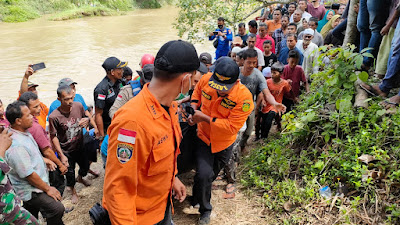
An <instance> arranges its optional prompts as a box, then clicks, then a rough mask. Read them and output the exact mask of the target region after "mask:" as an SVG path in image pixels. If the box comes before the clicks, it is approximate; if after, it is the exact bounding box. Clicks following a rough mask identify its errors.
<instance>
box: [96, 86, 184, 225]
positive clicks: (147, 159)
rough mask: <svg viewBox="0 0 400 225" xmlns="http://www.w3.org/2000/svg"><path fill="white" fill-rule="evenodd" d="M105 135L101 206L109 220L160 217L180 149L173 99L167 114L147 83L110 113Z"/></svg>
mask: <svg viewBox="0 0 400 225" xmlns="http://www.w3.org/2000/svg"><path fill="white" fill-rule="evenodd" d="M170 115H171V116H170ZM108 135H109V137H110V139H109V144H108V157H107V165H106V175H105V179H104V191H103V207H104V208H106V209H107V210H108V213H109V215H110V219H111V222H112V224H121V225H122V224H123V225H127V224H129V225H132V224H135V225H136V224H140V225H142V224H143V225H147V224H155V223H158V222H160V221H161V220H163V219H164V213H165V210H166V207H167V202H168V201H170V199H169V198H168V196H170V195H171V190H172V184H173V182H174V179H175V175H176V173H177V168H176V157H177V156H178V154H179V153H180V151H179V143H180V142H181V138H182V134H181V130H180V126H179V121H178V116H177V104H176V102H173V103H172V105H171V107H170V108H169V114H168V113H167V111H166V110H165V109H164V108H163V107H162V106H161V105H160V103H159V102H158V101H157V100H156V98H155V97H154V96H153V95H152V94H151V93H150V91H149V89H148V84H146V85H145V86H144V87H143V89H142V91H141V92H140V93H139V94H138V95H137V96H135V98H133V99H131V100H130V101H129V102H127V103H126V104H125V105H124V106H122V107H121V108H120V109H119V110H118V111H117V112H116V113H115V115H114V118H113V120H112V122H111V125H110V127H109V128H108Z"/></svg>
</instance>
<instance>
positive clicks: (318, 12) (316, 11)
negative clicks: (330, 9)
mask: <svg viewBox="0 0 400 225" xmlns="http://www.w3.org/2000/svg"><path fill="white" fill-rule="evenodd" d="M307 12H308V13H310V14H311V15H312V16H313V17H316V18H318V20H322V19H323V18H324V16H325V13H326V9H325V6H324V5H323V4H322V5H320V6H318V8H314V6H313V5H312V4H311V3H308V5H307Z"/></svg>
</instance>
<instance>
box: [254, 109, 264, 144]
mask: <svg viewBox="0 0 400 225" xmlns="http://www.w3.org/2000/svg"><path fill="white" fill-rule="evenodd" d="M255 110H257V109H255ZM261 116H262V112H258V114H257V116H256V122H255V130H256V138H260V135H261Z"/></svg>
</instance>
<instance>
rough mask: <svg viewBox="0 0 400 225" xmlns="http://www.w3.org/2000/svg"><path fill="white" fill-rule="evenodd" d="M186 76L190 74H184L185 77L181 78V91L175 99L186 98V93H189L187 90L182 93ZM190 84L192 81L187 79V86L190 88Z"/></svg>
mask: <svg viewBox="0 0 400 225" xmlns="http://www.w3.org/2000/svg"><path fill="white" fill-rule="evenodd" d="M186 76H190V74H186V75H185V76H184V77H183V78H182V81H181V91H180V92H179V95H178V97H177V99H179V98H181V97H182V96H187V95H188V93H189V90H188V91H187V92H185V93H183V81H184V80H185V79H186ZM191 83H192V80H191V78H190V77H189V86H190V84H191Z"/></svg>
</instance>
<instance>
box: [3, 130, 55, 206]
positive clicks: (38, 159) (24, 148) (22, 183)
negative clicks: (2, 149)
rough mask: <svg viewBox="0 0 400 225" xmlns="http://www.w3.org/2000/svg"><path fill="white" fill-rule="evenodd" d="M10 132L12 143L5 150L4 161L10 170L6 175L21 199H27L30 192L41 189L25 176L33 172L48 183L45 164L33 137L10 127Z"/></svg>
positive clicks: (39, 191) (37, 191)
mask: <svg viewBox="0 0 400 225" xmlns="http://www.w3.org/2000/svg"><path fill="white" fill-rule="evenodd" d="M10 132H12V133H13V135H12V136H11V138H12V145H11V147H10V149H9V150H8V151H6V161H7V163H8V165H9V166H10V167H11V168H12V170H11V171H10V172H9V174H8V175H9V178H10V181H11V183H12V185H13V187H14V189H15V192H16V193H17V195H18V196H19V197H20V198H21V200H22V201H29V200H31V198H32V192H36V193H41V192H43V191H42V190H40V189H38V188H36V187H34V186H32V185H31V184H30V183H29V182H28V180H27V179H26V177H28V176H29V175H31V174H32V173H33V172H35V173H36V174H37V175H38V176H39V177H40V178H41V179H42V180H43V181H44V182H45V183H46V184H48V185H50V184H49V175H48V173H47V168H46V164H45V163H44V161H43V156H42V154H41V153H40V151H39V147H38V145H37V144H36V141H35V139H33V137H32V135H31V134H30V133H29V132H20V131H17V130H14V129H10Z"/></svg>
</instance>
